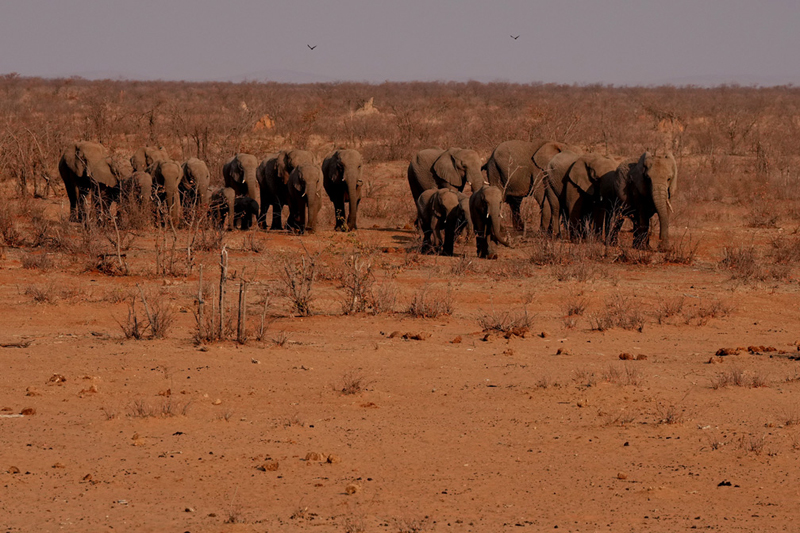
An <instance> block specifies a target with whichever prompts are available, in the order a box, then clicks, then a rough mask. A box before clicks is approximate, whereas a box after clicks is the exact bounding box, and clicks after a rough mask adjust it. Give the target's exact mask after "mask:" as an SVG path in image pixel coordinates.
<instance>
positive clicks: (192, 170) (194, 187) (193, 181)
mask: <svg viewBox="0 0 800 533" xmlns="http://www.w3.org/2000/svg"><path fill="white" fill-rule="evenodd" d="M181 170H182V171H183V179H182V180H181V182H180V193H181V202H182V204H183V206H184V207H185V208H186V209H199V211H200V212H201V213H203V212H205V210H206V209H207V208H208V202H209V200H210V199H211V173H210V172H209V171H208V165H206V163H205V161H202V160H200V159H198V158H196V157H191V158H189V159H187V160H186V161H185V162H184V163H183V165H181Z"/></svg>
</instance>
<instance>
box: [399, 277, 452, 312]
mask: <svg viewBox="0 0 800 533" xmlns="http://www.w3.org/2000/svg"><path fill="white" fill-rule="evenodd" d="M408 314H409V315H411V316H413V317H415V318H436V317H439V316H450V315H452V314H453V294H452V290H451V287H450V285H448V286H447V288H446V289H434V288H431V285H429V284H428V283H425V284H424V285H422V287H420V289H419V290H418V291H417V293H416V294H415V295H414V297H413V298H412V299H411V304H410V305H409V307H408Z"/></svg>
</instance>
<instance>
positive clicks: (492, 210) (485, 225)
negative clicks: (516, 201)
mask: <svg viewBox="0 0 800 533" xmlns="http://www.w3.org/2000/svg"><path fill="white" fill-rule="evenodd" d="M502 202H503V192H502V191H501V190H500V189H498V188H497V187H494V186H484V187H481V188H480V189H479V190H478V191H477V192H474V193H473V194H472V196H470V198H469V211H470V215H471V216H472V225H473V228H474V229H475V243H476V244H477V247H478V257H481V258H486V259H497V252H495V250H494V243H493V242H492V241H494V242H498V243H500V244H502V245H503V246H508V240H507V239H506V238H505V237H503V234H502V228H501V226H500V218H501V216H500V206H501V205H502Z"/></svg>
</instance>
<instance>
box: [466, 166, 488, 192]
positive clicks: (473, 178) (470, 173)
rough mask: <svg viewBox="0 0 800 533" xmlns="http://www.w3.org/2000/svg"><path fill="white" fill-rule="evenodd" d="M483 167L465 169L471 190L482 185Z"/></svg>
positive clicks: (483, 180) (477, 188)
mask: <svg viewBox="0 0 800 533" xmlns="http://www.w3.org/2000/svg"><path fill="white" fill-rule="evenodd" d="M482 169H483V167H479V168H469V169H467V176H466V177H467V181H468V182H469V185H470V187H472V192H473V193H474V192H477V191H479V190H480V189H481V187H483V185H484V182H485V181H486V180H485V179H484V177H483V175H484V174H483V172H482Z"/></svg>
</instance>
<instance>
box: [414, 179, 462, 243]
mask: <svg viewBox="0 0 800 533" xmlns="http://www.w3.org/2000/svg"><path fill="white" fill-rule="evenodd" d="M465 199H468V197H467V196H466V195H464V194H463V193H458V192H456V191H453V190H451V189H444V188H443V189H427V190H425V191H423V192H422V194H420V196H419V198H417V215H418V220H419V225H420V228H421V229H422V234H423V245H422V247H423V251H424V252H428V251H431V250H433V251H436V252H441V254H442V255H448V256H450V255H453V247H454V246H455V241H456V238H457V237H458V235H459V234H460V233H461V231H463V229H464V228H466V227H467V226H468V224H467V220H469V217H470V215H469V211H464V205H465V201H464V200H465ZM467 203H468V200H467ZM442 232H444V235H442Z"/></svg>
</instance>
